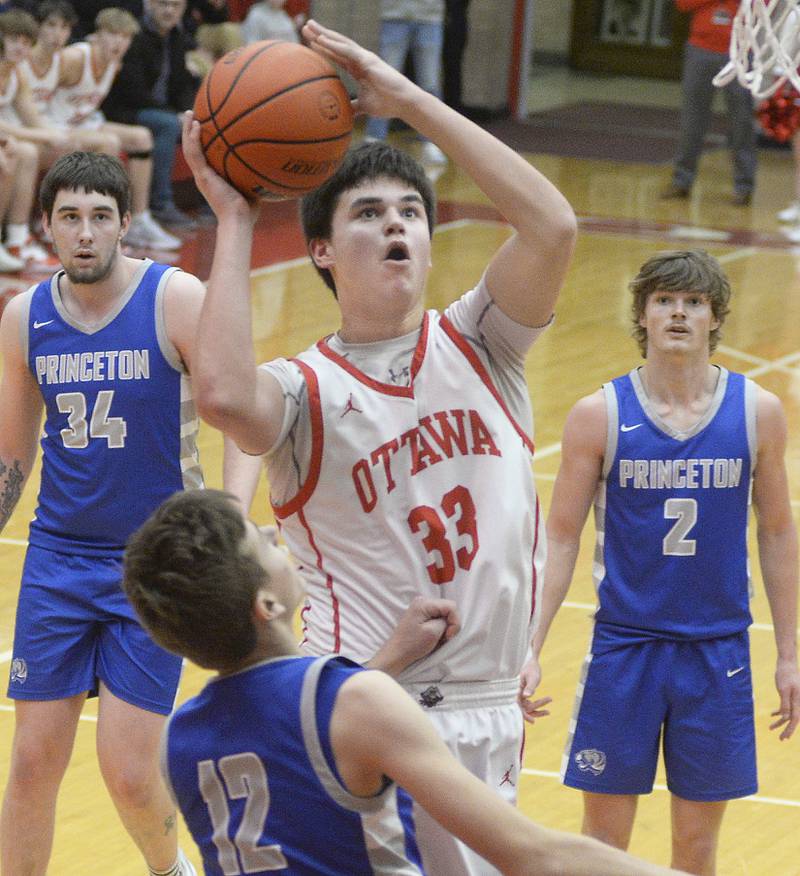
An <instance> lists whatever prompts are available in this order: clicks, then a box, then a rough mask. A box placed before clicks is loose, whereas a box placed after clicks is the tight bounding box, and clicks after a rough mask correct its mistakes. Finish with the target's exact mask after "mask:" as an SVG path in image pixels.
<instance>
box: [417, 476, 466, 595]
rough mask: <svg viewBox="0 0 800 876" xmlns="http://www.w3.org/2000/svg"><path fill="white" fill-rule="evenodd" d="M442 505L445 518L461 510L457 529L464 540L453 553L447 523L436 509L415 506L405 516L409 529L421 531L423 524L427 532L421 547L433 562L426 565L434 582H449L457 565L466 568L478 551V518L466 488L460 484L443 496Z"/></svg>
mask: <svg viewBox="0 0 800 876" xmlns="http://www.w3.org/2000/svg"><path fill="white" fill-rule="evenodd" d="M441 508H442V511H444V514H445V517H446V518H447V519H452V518H453V517H455V515H456V514H457V513H458V512H459V511H460V512H461V513H460V515H459V517H458V519H457V520H456V532H457V533H458V535H459V536H462V537H464V538H465V539H466V541H467V544H462V545H461V547H459V548H458V549H457V550H456V551H455V552H454V551H453V547H452V545H451V544H450V540H449V539H448V537H447V523H446V522H445V521H444V520H442V518H441V515H440V514H439V512H438V511H437V510H436V509H435V508H432V507H431V506H430V505H417V507H416V508H412V509H411V513H410V514H409V515H408V525H409V527H410V528H411V531H412V532H415V533H416V532H420V531H421V530H422V528H423V527H426V528H427V531H426V532H425V534H424V535H423V538H422V546H423V547H424V548H425V550H426V551H427V552H428V553H429V554H438V558H436V557H432V559H433V562H431V563H429V564H428V565H427V566H426V568H427V570H428V576H429V577H430V579H431V581H433V583H434V584H448V583H449V582H450V581H452V580H453V578H455V576H456V565H457V566H458V568H459V569H464V571H468V570H469V568H470V566H471V565H472V561H473V560H474V559H475V554H477V553H478V548H479V547H480V544H479V542H478V521H477V519H476V516H475V503H474V502H473V501H472V496H471V495H470V493H469V490H468V489H467V488H466V487H463V486H461V485H459V486H457V487H453V489H452V490H450V491H449V492H447V493H445V494H444V496H442V501H441Z"/></svg>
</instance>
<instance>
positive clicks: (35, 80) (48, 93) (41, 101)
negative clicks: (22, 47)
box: [19, 52, 61, 116]
mask: <svg viewBox="0 0 800 876" xmlns="http://www.w3.org/2000/svg"><path fill="white" fill-rule="evenodd" d="M19 67H20V69H21V70H22V72H23V75H24V76H25V79H26V80H27V82H28V84H29V85H30V89H31V95H32V97H33V102H34V103H35V104H36V109H37V110H38V111H39V113H40V114H41V115H43V116H47V112H48V107H49V106H50V101H51V100H52V99H53V95H54V94H55V93H56V89H57V88H58V78H59V76H60V74H61V52H56V53H55V54H54V55H53V58H52V60H51V61H50V66H49V67H48V68H47V72H46V73H45V74H44V75H43V76H38V75H37V74H36V71H35V70H34V69H33V67H32V66H31V62H30V61H29V60H28V59H27V58H26V59H25V60H24V61H22V62H20V64H19Z"/></svg>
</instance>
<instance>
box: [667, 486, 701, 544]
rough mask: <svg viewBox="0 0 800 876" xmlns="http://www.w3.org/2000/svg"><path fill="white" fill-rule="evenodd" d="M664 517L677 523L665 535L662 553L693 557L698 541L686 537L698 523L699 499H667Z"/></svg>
mask: <svg viewBox="0 0 800 876" xmlns="http://www.w3.org/2000/svg"><path fill="white" fill-rule="evenodd" d="M664 519H665V520H674V521H675V524H674V525H673V526H672V528H671V529H670V531H669V532H668V533H667V534H666V535H665V536H664V542H663V545H662V551H661V552H662V553H663V554H664V556H665V557H693V556H694V555H695V553H697V541H696V539H694V538H686V536H687V535H688V534H689V533H690V532H691V530H692V529H693V527H694V525H695V523H697V499H676V498H672V499H667V500H666V502H664Z"/></svg>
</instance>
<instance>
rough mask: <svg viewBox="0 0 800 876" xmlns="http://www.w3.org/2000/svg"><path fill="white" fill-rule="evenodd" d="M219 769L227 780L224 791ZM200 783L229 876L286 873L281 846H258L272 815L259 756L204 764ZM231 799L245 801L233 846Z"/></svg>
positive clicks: (249, 754)
mask: <svg viewBox="0 0 800 876" xmlns="http://www.w3.org/2000/svg"><path fill="white" fill-rule="evenodd" d="M217 769H219V772H220V773H221V774H222V778H223V779H224V780H225V787H224V788H223V786H222V782H221V781H220V779H219V776H218V775H217ZM197 780H198V783H199V786H200V794H201V795H202V797H203V800H205V801H206V806H208V816H209V818H210V819H211V826H212V827H213V828H214V834H213V836H212V837H211V839H212V841H213V842H214V845H215V846H216V847H217V857H218V859H219V866H220V868H221V869H222V872H223V873H224V874H225V876H241V874H242V873H262V872H263V871H264V870H285V869H286V868H287V867H288V866H289V865H288V864H287V862H286V858H285V857H284V854H283V852H282V851H281V847H280V846H279V845H277V844H272V845H266V846H260V845H258V840H259V838H260V837H261V834H262V833H263V832H264V824H265V823H266V820H267V812H268V811H269V786H268V785H267V771H266V768H265V767H264V764H263V762H262V760H261V758H259V757H258V755H256V754H254V753H253V752H252V751H244V752H242V753H241V754H231V755H228V756H227V757H222V758H220V759H219V760H218V761H217V763H216V765H215V764H214V761H213V760H201V761H200V762H199V763H198V764H197ZM226 792H227V793H226ZM229 799H230V800H241V799H244V800H245V804H244V812H243V813H242V821H241V824H240V825H239V829H238V830H237V831H236V836H235V837H234V839H233V842H231V838H230V837H229V836H228V830H229V828H230V821H231V812H230V808H229V807H228V800H229ZM237 852H238V855H237ZM240 861H241V868H240V866H239V862H240Z"/></svg>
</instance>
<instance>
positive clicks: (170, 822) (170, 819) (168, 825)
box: [164, 814, 175, 836]
mask: <svg viewBox="0 0 800 876" xmlns="http://www.w3.org/2000/svg"><path fill="white" fill-rule="evenodd" d="M173 830H175V815H174V814H172V815H168V816H167V817H166V819H165V820H164V836H168V835H169V834H170V833H171V831H173Z"/></svg>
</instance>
